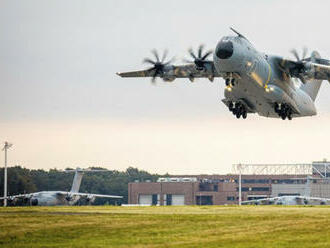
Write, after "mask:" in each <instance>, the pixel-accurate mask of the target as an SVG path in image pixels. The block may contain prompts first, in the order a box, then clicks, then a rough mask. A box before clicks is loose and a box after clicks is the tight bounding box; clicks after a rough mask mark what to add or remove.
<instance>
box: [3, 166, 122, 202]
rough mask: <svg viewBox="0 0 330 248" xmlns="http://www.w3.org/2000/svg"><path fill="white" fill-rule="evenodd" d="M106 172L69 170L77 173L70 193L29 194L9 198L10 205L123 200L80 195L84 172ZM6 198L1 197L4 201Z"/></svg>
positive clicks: (113, 197) (113, 196)
mask: <svg viewBox="0 0 330 248" xmlns="http://www.w3.org/2000/svg"><path fill="white" fill-rule="evenodd" d="M102 171H105V170H89V169H80V168H77V169H76V170H67V171H66V172H75V175H74V178H73V182H72V187H71V190H70V191H41V192H35V193H29V194H21V195H13V196H8V197H7V200H8V203H9V205H14V206H21V205H23V206H24V205H31V206H37V205H38V206H58V205H76V204H77V203H78V202H87V203H92V202H94V201H95V199H96V197H103V198H111V199H122V198H123V197H122V196H116V195H101V194H90V193H79V188H80V184H81V180H82V177H83V174H84V172H102ZM3 199H4V197H0V200H3Z"/></svg>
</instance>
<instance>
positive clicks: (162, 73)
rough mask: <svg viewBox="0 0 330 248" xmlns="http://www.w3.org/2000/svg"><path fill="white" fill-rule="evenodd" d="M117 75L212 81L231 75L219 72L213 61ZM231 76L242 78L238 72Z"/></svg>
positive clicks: (170, 79) (166, 66) (168, 79)
mask: <svg viewBox="0 0 330 248" xmlns="http://www.w3.org/2000/svg"><path fill="white" fill-rule="evenodd" d="M117 75H119V76H121V77H151V78H152V79H153V80H154V79H155V78H157V77H159V78H162V79H163V80H164V81H173V80H175V79H176V78H188V79H189V80H190V81H193V80H194V79H195V78H208V79H209V80H210V81H213V79H214V78H215V77H229V75H227V74H226V73H221V74H220V73H218V72H217V71H216V70H215V67H214V64H213V62H212V61H207V62H205V63H204V66H203V67H202V68H198V67H197V66H196V65H195V64H193V63H190V64H185V65H165V66H164V67H161V69H155V67H152V68H149V69H146V70H141V71H129V72H118V73H117ZM231 76H232V77H233V78H240V77H239V75H238V73H233V74H232V75H231Z"/></svg>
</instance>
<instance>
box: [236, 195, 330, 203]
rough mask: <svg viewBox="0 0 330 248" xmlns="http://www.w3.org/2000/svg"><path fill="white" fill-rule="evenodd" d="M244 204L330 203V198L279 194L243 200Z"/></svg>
mask: <svg viewBox="0 0 330 248" xmlns="http://www.w3.org/2000/svg"><path fill="white" fill-rule="evenodd" d="M242 205H330V199H328V198H320V197H310V196H292V195H285V196H278V197H271V198H263V199H256V200H250V201H242Z"/></svg>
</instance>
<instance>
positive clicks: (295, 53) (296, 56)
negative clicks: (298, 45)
mask: <svg viewBox="0 0 330 248" xmlns="http://www.w3.org/2000/svg"><path fill="white" fill-rule="evenodd" d="M291 53H292V54H293V56H295V58H296V59H297V60H298V61H300V58H299V55H298V52H297V50H296V49H292V50H291Z"/></svg>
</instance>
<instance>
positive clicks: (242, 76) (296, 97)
mask: <svg viewBox="0 0 330 248" xmlns="http://www.w3.org/2000/svg"><path fill="white" fill-rule="evenodd" d="M231 30H232V31H233V32H234V33H235V34H236V35H234V36H225V37H223V38H222V39H221V40H220V41H219V42H218V44H217V46H216V48H215V52H214V53H213V52H212V51H207V52H206V53H203V46H200V47H199V49H198V52H197V54H195V53H194V52H193V50H192V49H190V50H189V54H190V55H191V57H192V59H193V60H192V61H186V62H187V63H186V64H183V65H173V64H172V61H173V60H169V61H167V62H166V56H167V51H165V52H164V54H163V56H162V58H160V56H159V54H158V53H157V51H155V50H153V51H152V53H153V55H154V56H155V58H156V60H151V59H149V58H146V59H144V62H145V63H148V64H151V65H152V67H151V68H148V69H146V70H140V71H131V72H123V73H117V74H118V75H119V76H121V77H151V78H152V82H155V79H156V78H157V77H160V78H162V79H163V80H164V81H166V82H171V81H173V80H175V79H176V78H188V79H189V80H190V81H194V79H195V78H208V79H209V80H210V81H211V82H213V80H214V78H217V77H221V78H223V79H224V80H225V84H226V86H225V92H224V96H225V98H224V99H223V100H222V102H223V103H224V104H225V105H227V107H228V109H229V111H230V112H232V113H233V114H234V115H235V116H236V117H237V118H240V117H242V118H243V119H245V118H246V117H247V115H248V114H250V113H251V114H252V113H257V114H258V115H260V116H264V117H273V118H282V119H283V120H285V119H288V120H291V119H292V118H293V117H304V116H313V115H316V114H317V111H316V107H315V103H314V102H315V99H316V96H317V94H318V92H319V89H320V86H321V83H322V80H328V81H329V79H330V60H326V59H322V58H321V57H320V55H319V53H318V52H316V51H313V52H312V53H311V55H310V57H308V58H306V55H307V49H304V50H303V56H302V57H300V56H299V55H298V52H297V51H296V50H292V53H293V55H294V56H295V58H296V60H291V59H286V58H283V57H281V56H275V55H268V54H265V53H262V52H259V51H257V50H256V48H254V46H253V45H252V44H251V42H250V41H249V40H248V39H247V38H246V37H244V36H243V35H242V34H240V33H239V32H237V31H236V30H234V29H233V28H231ZM212 53H213V61H211V60H208V59H207V58H208V57H209V56H210V55H211V54H212ZM295 80H300V82H301V83H297V82H295Z"/></svg>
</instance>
